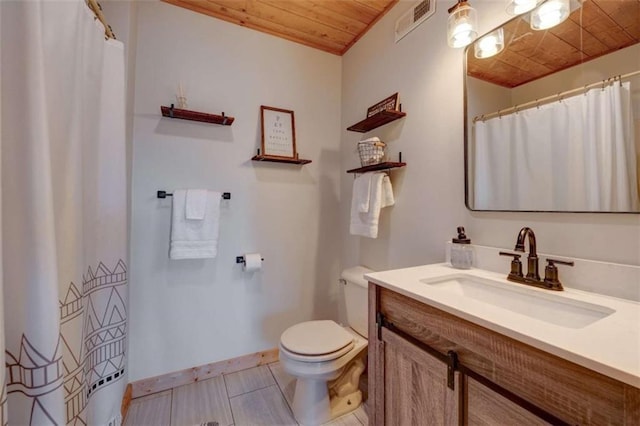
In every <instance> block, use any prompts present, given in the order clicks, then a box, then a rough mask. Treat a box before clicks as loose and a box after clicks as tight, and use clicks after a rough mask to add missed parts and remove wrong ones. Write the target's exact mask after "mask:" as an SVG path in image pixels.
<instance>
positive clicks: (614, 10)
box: [465, 0, 640, 213]
mask: <svg viewBox="0 0 640 426" xmlns="http://www.w3.org/2000/svg"><path fill="white" fill-rule="evenodd" d="M555 7H558V9H557V10H556V9H554V8H555ZM545 8H546V9H545ZM562 8H565V9H568V13H569V16H568V18H566V19H565V20H564V21H562V22H561V23H560V24H557V25H555V26H551V27H548V28H546V29H533V28H534V27H536V26H537V27H542V28H544V27H546V26H548V25H550V23H549V19H552V18H554V17H558V16H560V15H561V13H562V10H563V9H562ZM639 42H640V1H638V0H616V1H611V0H582V1H580V0H546V1H544V2H541V4H539V5H538V7H537V9H534V11H532V12H528V13H525V14H523V15H520V16H517V17H515V18H514V19H512V20H510V21H508V22H506V23H505V24H504V25H502V26H501V27H499V28H497V29H496V30H494V31H492V32H490V33H488V34H485V35H484V36H482V37H479V38H478V39H477V40H476V41H475V42H474V43H473V44H471V45H469V46H468V47H467V49H466V52H465V54H466V60H465V175H466V176H465V178H466V180H465V202H466V205H467V207H468V208H469V209H471V210H480V211H550V212H607V213H613V212H616V213H619V212H625V213H640V201H639V198H640V196H639V192H640V168H639V166H640V43H639Z"/></svg>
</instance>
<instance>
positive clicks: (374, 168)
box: [347, 161, 407, 173]
mask: <svg viewBox="0 0 640 426" xmlns="http://www.w3.org/2000/svg"><path fill="white" fill-rule="evenodd" d="M406 165H407V163H401V162H394V161H385V162H384V163H379V164H372V165H370V166H364V167H358V168H357V169H351V170H347V173H366V172H375V171H378V170H388V169H396V168H398V167H404V166H406Z"/></svg>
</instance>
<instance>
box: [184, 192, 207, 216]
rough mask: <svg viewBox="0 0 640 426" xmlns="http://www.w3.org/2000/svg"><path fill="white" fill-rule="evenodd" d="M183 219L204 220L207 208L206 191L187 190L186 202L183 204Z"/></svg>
mask: <svg viewBox="0 0 640 426" xmlns="http://www.w3.org/2000/svg"><path fill="white" fill-rule="evenodd" d="M185 204H186V205H185V209H184V211H185V217H186V218H187V219H190V220H202V219H204V213H205V211H206V208H207V190H206V189H187V201H186V202H185Z"/></svg>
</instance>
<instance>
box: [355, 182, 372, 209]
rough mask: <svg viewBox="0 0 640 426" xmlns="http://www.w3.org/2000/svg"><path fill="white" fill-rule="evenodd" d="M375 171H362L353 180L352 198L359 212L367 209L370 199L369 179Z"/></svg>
mask: <svg viewBox="0 0 640 426" xmlns="http://www.w3.org/2000/svg"><path fill="white" fill-rule="evenodd" d="M374 176H375V173H363V174H361V175H360V176H358V177H356V180H355V181H354V182H353V198H354V200H355V203H356V205H357V207H358V211H359V212H360V213H366V212H368V211H369V201H370V199H371V197H370V194H371V181H372V180H373V179H374Z"/></svg>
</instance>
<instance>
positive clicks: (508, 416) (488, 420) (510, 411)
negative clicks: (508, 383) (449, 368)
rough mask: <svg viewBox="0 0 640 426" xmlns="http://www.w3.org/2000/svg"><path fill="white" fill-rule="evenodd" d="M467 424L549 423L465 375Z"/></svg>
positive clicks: (529, 424)
mask: <svg viewBox="0 0 640 426" xmlns="http://www.w3.org/2000/svg"><path fill="white" fill-rule="evenodd" d="M464 382H465V391H466V392H465V393H466V399H465V413H464V418H465V422H464V423H465V424H466V425H473V426H476V425H486V426H497V425H527V426H539V425H549V423H546V422H545V421H544V420H542V419H541V418H539V417H538V416H536V415H535V414H532V413H531V412H529V411H527V410H525V409H524V408H522V407H520V406H519V405H517V404H516V403H514V402H511V401H510V400H509V399H507V398H505V397H504V396H502V395H500V394H499V393H497V392H494V391H493V390H491V389H489V388H488V387H486V386H484V385H482V384H481V383H479V382H478V381H476V380H474V379H472V378H471V377H468V376H465V377H464Z"/></svg>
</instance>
